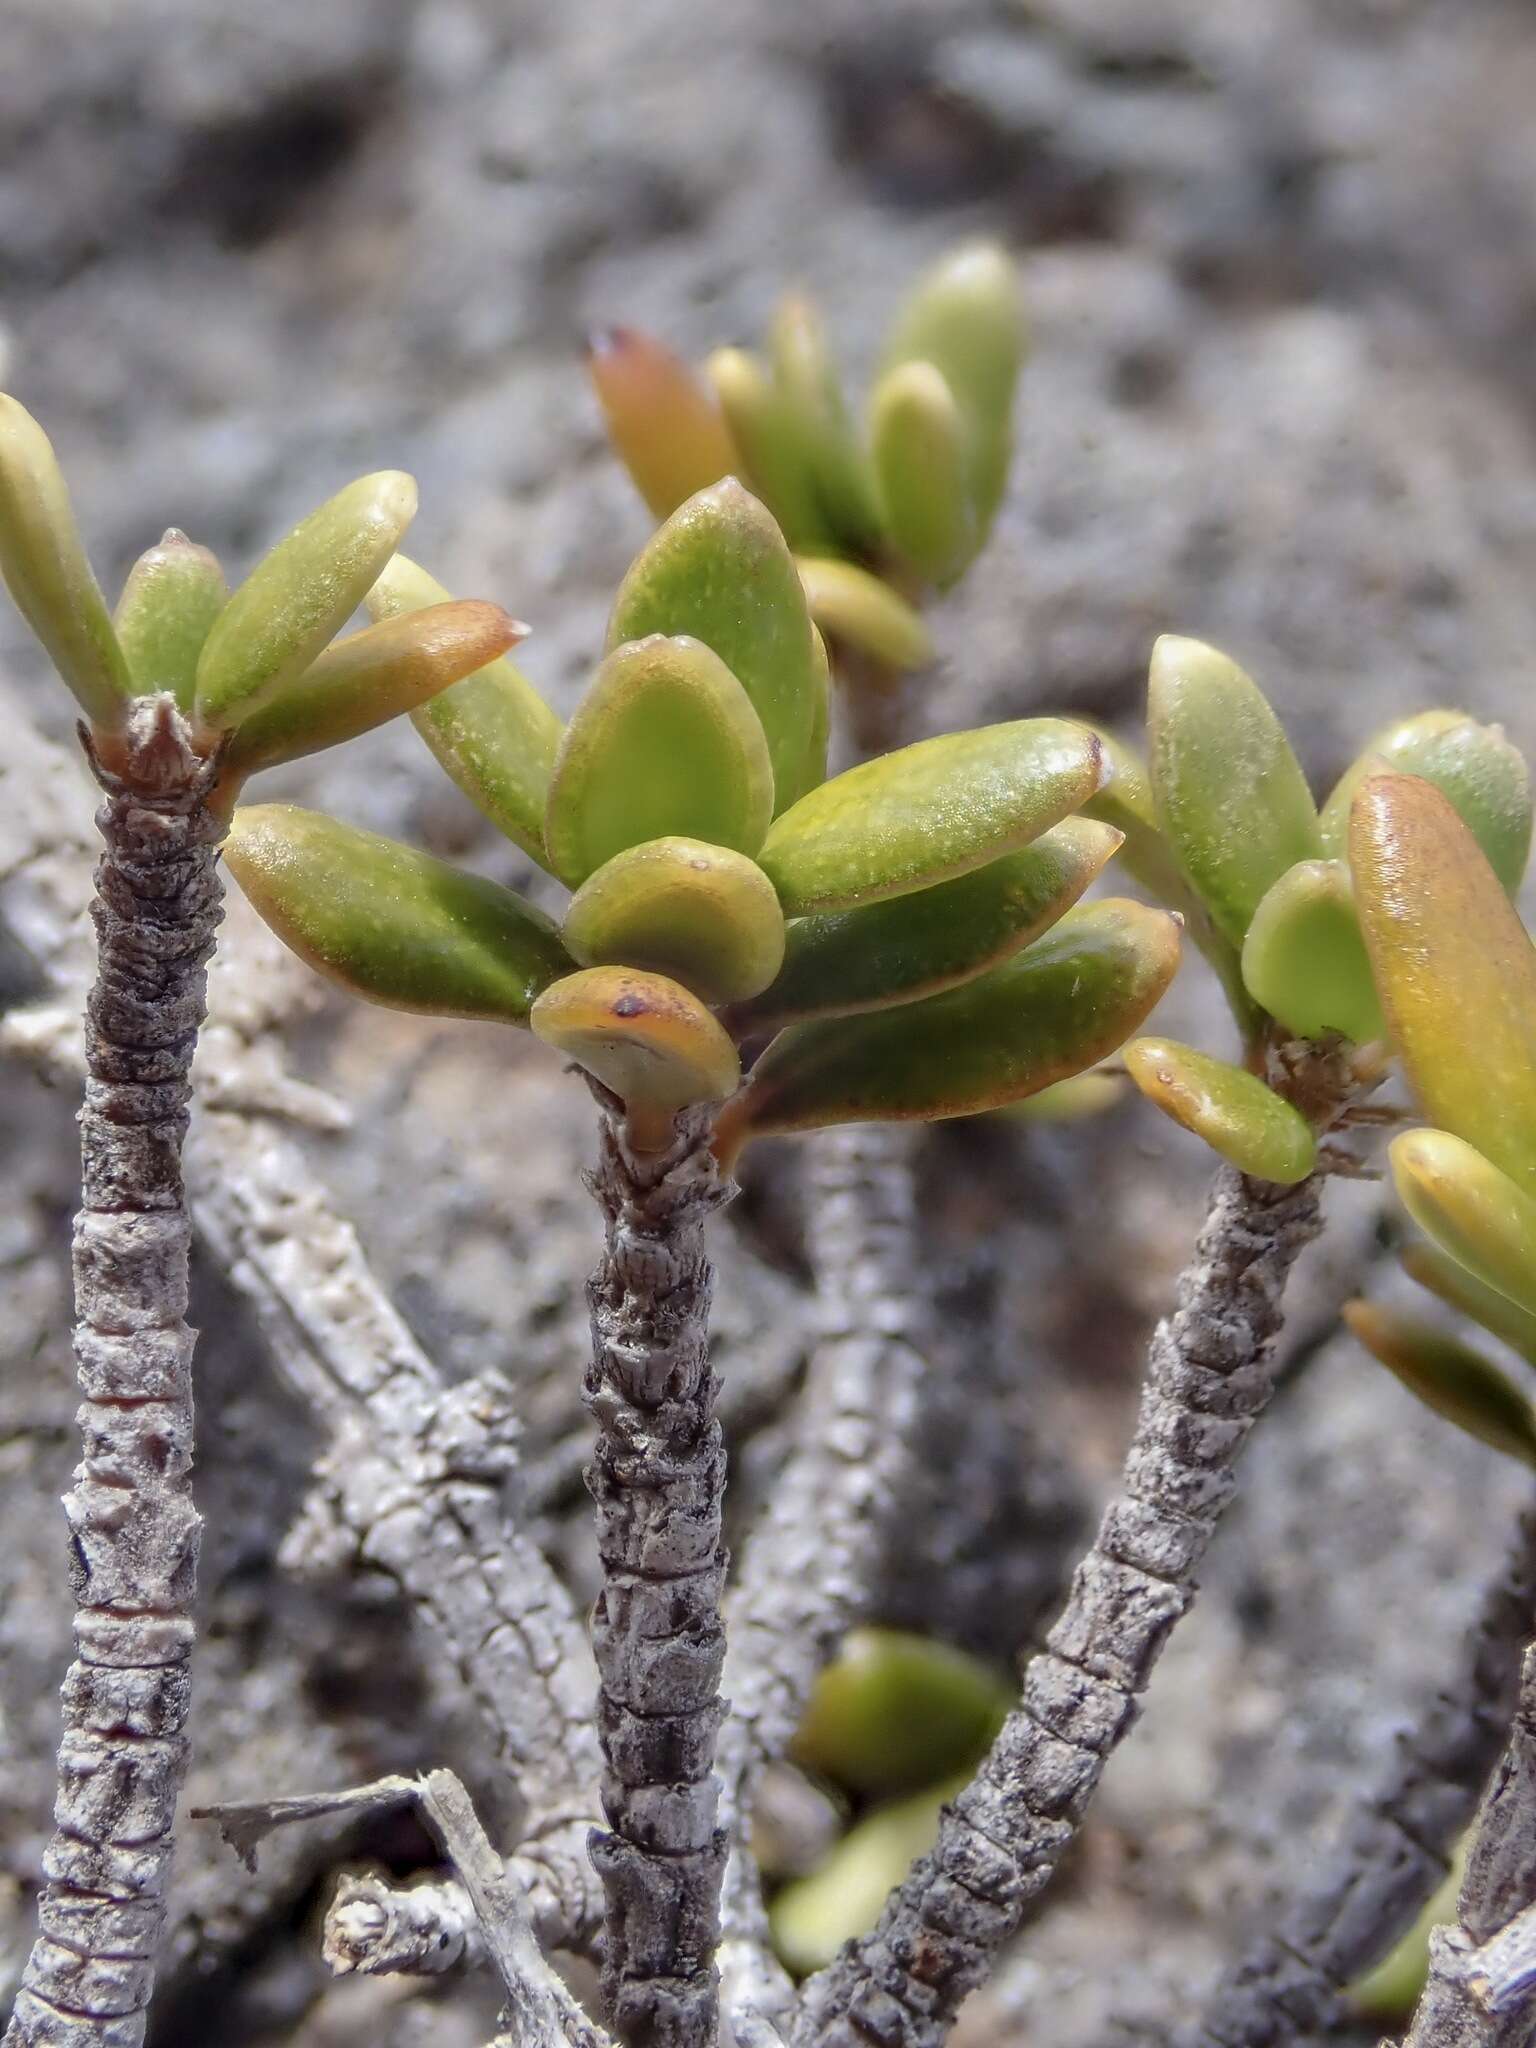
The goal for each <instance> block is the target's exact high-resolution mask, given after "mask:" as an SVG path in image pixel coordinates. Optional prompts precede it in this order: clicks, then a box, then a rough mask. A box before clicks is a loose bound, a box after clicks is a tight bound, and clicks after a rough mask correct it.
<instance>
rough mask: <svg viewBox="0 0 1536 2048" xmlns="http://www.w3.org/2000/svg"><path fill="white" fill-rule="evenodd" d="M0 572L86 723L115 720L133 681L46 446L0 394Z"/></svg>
mask: <svg viewBox="0 0 1536 2048" xmlns="http://www.w3.org/2000/svg"><path fill="white" fill-rule="evenodd" d="M0 576H3V577H4V579H5V586H6V588H7V590H9V591H10V593H11V596H12V597H13V598H14V599H15V602H16V609H17V610H18V611H19V612H20V613H21V615H22V617H23V618H24V619H25V620H26V622H27V624H28V625H29V626H30V627H31V628H32V631H33V632H34V633H35V634H36V635H37V638H38V639H39V641H40V642H41V643H42V645H43V648H44V650H45V651H46V653H47V655H48V658H49V660H50V661H51V662H52V663H53V665H54V667H55V668H56V669H57V670H58V672H59V674H60V676H61V677H62V678H63V680H64V681H65V682H66V683H67V684H68V685H69V688H70V690H71V691H72V692H73V694H74V697H75V701H76V703H77V704H78V705H79V706H80V709H81V710H82V711H83V712H84V713H85V715H86V717H87V718H88V719H89V720H90V722H91V724H92V725H94V726H96V727H98V728H99V729H100V730H101V731H103V732H111V731H113V730H114V729H115V728H116V727H117V726H119V725H120V724H121V723H122V718H123V708H124V704H125V701H126V699H127V698H128V697H129V696H130V695H131V694H132V690H133V681H132V678H131V676H130V675H129V672H128V664H127V662H126V660H125V659H124V657H123V650H122V648H121V647H120V646H119V645H118V642H117V635H116V633H115V632H114V631H113V629H112V621H111V619H110V618H109V617H108V615H107V606H106V600H105V599H104V598H103V596H102V594H101V589H100V586H99V585H98V584H97V581H96V578H95V575H94V574H93V572H92V569H91V565H90V562H89V560H88V559H87V557H86V552H85V544H84V542H83V541H82V540H81V538H80V529H79V528H78V527H77V526H76V524H75V514H74V508H73V506H72V505H71V504H70V501H69V487H68V485H67V484H66V483H65V481H64V474H63V471H62V470H61V469H60V468H59V464H58V459H57V457H56V456H55V455H54V452H53V444H52V442H50V440H49V439H48V436H47V435H46V434H45V433H44V432H43V430H42V428H41V427H40V426H39V425H38V424H37V421H36V420H35V419H33V417H32V415H31V413H29V412H28V411H27V409H26V407H25V406H23V405H19V404H18V403H17V402H16V400H15V399H14V398H11V397H9V396H7V395H6V394H5V393H4V392H0Z"/></svg>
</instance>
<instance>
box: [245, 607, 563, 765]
mask: <svg viewBox="0 0 1536 2048" xmlns="http://www.w3.org/2000/svg"><path fill="white" fill-rule="evenodd" d="M525 631H526V628H525V627H523V626H520V625H519V624H518V622H517V620H516V619H514V618H510V617H509V616H508V615H507V613H506V612H504V611H503V610H502V608H501V606H500V605H499V604H481V603H477V602H474V601H470V602H466V603H458V604H453V603H449V604H439V605H432V606H430V607H429V608H428V609H427V610H426V611H420V612H409V613H406V612H402V613H401V614H400V615H399V616H398V617H396V618H393V619H382V620H380V622H379V623H378V624H377V625H376V626H368V627H365V628H364V630H363V631H362V632H361V633H352V634H350V635H349V636H348V637H347V638H346V639H345V640H337V641H335V642H333V643H332V645H331V646H329V647H328V648H327V649H326V651H325V652H324V654H322V655H321V656H320V659H319V660H318V661H317V662H315V663H314V664H313V665H312V666H311V667H310V668H307V669H306V670H305V671H304V673H303V675H301V676H300V677H299V679H298V681H297V682H293V683H287V684H285V685H284V687H283V688H282V689H281V690H279V691H278V692H277V693H276V694H275V695H274V696H271V697H269V698H268V699H267V700H266V702H265V703H264V704H263V705H262V706H261V708H260V709H259V710H257V711H253V712H252V713H251V715H250V717H249V718H247V719H244V720H242V721H241V723H240V725H239V726H238V727H237V728H236V730H235V735H234V739H233V742H232V744H231V746H230V750H229V755H228V777H227V779H228V780H229V781H230V782H231V783H234V782H239V781H241V780H243V779H244V778H245V777H246V776H248V775H252V774H254V773H255V772H256V770H257V769H259V768H272V767H276V766H277V764H278V763H279V762H281V761H294V760H297V759H298V758H299V757H300V756H301V755H304V754H316V753H318V752H319V751H320V749H321V748H322V747H334V746H339V745H340V744H341V742H342V741H343V740H350V739H355V738H356V737H357V736H358V734H359V733H365V732H370V731H372V729H373V727H374V726H376V725H383V724H384V723H385V721H386V720H387V719H391V718H395V717H398V716H399V715H400V713H401V712H404V711H414V710H415V708H416V707H417V705H418V704H422V703H425V702H426V701H427V699H429V698H431V697H434V696H436V694H437V692H438V691H439V690H446V689H447V688H448V687H449V686H450V684H453V683H457V682H460V681H462V679H463V678H464V677H465V676H467V675H472V674H473V673H474V672H475V671H476V670H477V669H481V668H483V667H484V666H485V664H486V663H487V662H488V661H494V660H495V659H496V657H497V656H498V655H499V654H502V653H504V652H505V651H506V649H507V648H509V647H513V646H515V645H516V644H517V642H518V641H519V640H520V639H522V637H523V634H524V632H525Z"/></svg>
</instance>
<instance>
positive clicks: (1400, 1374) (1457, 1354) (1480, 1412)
mask: <svg viewBox="0 0 1536 2048" xmlns="http://www.w3.org/2000/svg"><path fill="white" fill-rule="evenodd" d="M1344 1320H1345V1322H1346V1323H1347V1324H1348V1325H1349V1327H1350V1329H1351V1331H1352V1332H1353V1333H1354V1335H1355V1336H1356V1337H1358V1338H1359V1340H1360V1342H1361V1343H1362V1344H1363V1345H1364V1346H1365V1348H1366V1350H1367V1351H1369V1352H1370V1354H1371V1356H1372V1357H1373V1358H1375V1359H1378V1360H1379V1361H1380V1362H1381V1364H1383V1365H1384V1366H1386V1368H1387V1370H1388V1371H1389V1372H1391V1373H1394V1374H1395V1375H1396V1376H1397V1378H1398V1379H1400V1380H1401V1381H1402V1383H1403V1385H1404V1386H1405V1387H1406V1388H1407V1389H1408V1391H1409V1393H1410V1394H1414V1395H1417V1397H1418V1398H1419V1400H1421V1401H1422V1402H1423V1403H1424V1405H1425V1407H1426V1408H1433V1409H1434V1411H1435V1413H1436V1414H1437V1415H1443V1416H1444V1417H1445V1419H1446V1421H1447V1422H1454V1423H1455V1425H1456V1427H1457V1428H1458V1429H1464V1430H1465V1431H1466V1433H1467V1435H1468V1436H1475V1437H1477V1438H1478V1439H1479V1440H1480V1441H1481V1442H1482V1443H1485V1444H1492V1446H1493V1448H1494V1449H1495V1450H1496V1451H1503V1452H1504V1453H1505V1454H1506V1455H1507V1456H1509V1457H1511V1458H1518V1459H1519V1460H1520V1461H1521V1463H1522V1464H1525V1465H1536V1412H1533V1410H1532V1408H1531V1404H1530V1402H1529V1401H1528V1400H1527V1399H1526V1397H1525V1395H1524V1394H1522V1393H1521V1391H1520V1389H1519V1388H1518V1387H1517V1386H1516V1385H1515V1384H1514V1382H1513V1380H1511V1379H1510V1378H1509V1376H1508V1374H1507V1373H1503V1372H1500V1370H1499V1368H1498V1367H1497V1366H1496V1365H1494V1364H1492V1363H1491V1361H1490V1360H1488V1359H1486V1358H1484V1357H1483V1355H1482V1353H1481V1352H1480V1351H1474V1350H1473V1349H1472V1347H1471V1346H1470V1345H1469V1344H1463V1343H1462V1342H1461V1340H1460V1339H1459V1338H1457V1337H1452V1336H1450V1335H1448V1334H1447V1332H1446V1331H1444V1330H1438V1329H1436V1328H1435V1326H1434V1324H1433V1323H1426V1322H1425V1321H1424V1320H1423V1318H1422V1317H1420V1316H1412V1315H1404V1314H1403V1313H1402V1312H1401V1311H1400V1310H1398V1309H1391V1308H1386V1307H1384V1306H1383V1304H1382V1303H1380V1302H1378V1301H1347V1302H1345V1304H1344Z"/></svg>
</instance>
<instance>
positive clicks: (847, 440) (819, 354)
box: [769, 292, 880, 552]
mask: <svg viewBox="0 0 1536 2048" xmlns="http://www.w3.org/2000/svg"><path fill="white" fill-rule="evenodd" d="M769 354H770V356H771V358H772V361H773V374H774V382H775V384H776V386H777V388H778V391H779V395H780V397H781V398H782V400H783V403H784V412H785V417H786V420H787V422H788V425H789V429H790V431H791V432H792V433H793V434H795V435H796V436H797V437H798V439H799V441H800V445H801V450H802V456H801V460H802V462H803V464H804V467H805V470H806V472H807V474H808V475H809V477H810V480H811V490H812V492H813V494H814V497H815V499H816V502H817V505H818V507H819V509H820V512H821V516H822V517H823V519H824V520H825V521H826V524H827V526H828V527H829V528H830V529H831V531H832V532H833V533H834V534H835V535H836V536H837V538H838V540H839V541H840V542H841V543H842V545H843V547H845V548H847V549H851V550H853V551H855V552H862V551H863V550H865V549H868V548H872V547H874V546H875V544H876V543H877V542H878V540H879V538H880V514H879V511H878V509H877V507H876V504H875V485H874V478H873V476H872V475H871V473H870V467H869V458H868V457H867V456H866V454H865V453H864V450H863V449H862V447H860V445H859V439H858V436H857V434H855V432H854V430H853V425H852V422H851V421H850V419H849V417H848V408H847V406H846V404H845V403H844V400H843V392H842V385H841V383H840V381H839V379H838V374H837V367H836V365H835V364H834V362H833V360H832V351H831V348H830V346H829V345H828V342H827V336H826V330H825V328H824V327H823V325H822V321H821V316H820V314H819V313H818V312H817V310H816V308H815V306H814V305H812V303H811V301H810V300H809V299H807V298H805V297H804V296H803V295H802V294H801V293H799V292H791V293H789V294H788V296H787V297H785V298H784V299H783V300H781V302H780V304H779V308H778V311H777V313H776V314H775V315H774V321H773V331H772V334H771V335H770V337H769Z"/></svg>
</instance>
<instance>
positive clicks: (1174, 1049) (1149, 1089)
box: [1124, 1038, 1317, 1187]
mask: <svg viewBox="0 0 1536 2048" xmlns="http://www.w3.org/2000/svg"><path fill="white" fill-rule="evenodd" d="M1124 1058H1125V1065H1126V1071H1127V1072H1128V1073H1129V1075H1130V1077H1131V1079H1132V1080H1133V1081H1134V1082H1135V1083H1136V1086H1137V1087H1138V1088H1139V1089H1140V1090H1141V1092H1142V1094H1143V1095H1145V1096H1146V1098H1147V1100H1148V1101H1149V1102H1155V1103H1156V1104H1157V1107H1158V1108H1159V1109H1160V1110H1162V1112H1163V1114H1164V1115H1165V1116H1170V1117H1172V1119H1173V1121H1174V1122H1175V1123H1176V1124H1182V1125H1183V1126H1184V1128H1185V1130H1186V1131H1193V1132H1194V1134H1195V1136H1196V1137H1197V1138H1203V1139H1204V1140H1205V1142H1206V1144H1207V1145H1209V1146H1210V1148H1211V1150H1212V1151H1213V1152H1218V1153H1220V1155H1221V1157H1222V1158H1223V1159H1225V1160H1228V1161H1229V1162H1230V1163H1231V1164H1232V1165H1233V1166H1235V1167H1236V1168H1237V1169H1238V1171H1239V1172H1240V1173H1247V1174H1251V1175H1252V1176H1253V1177H1254V1179H1255V1180H1272V1181H1278V1182H1279V1183H1280V1184H1281V1186H1283V1187H1289V1186H1290V1185H1292V1184H1293V1183H1294V1182H1296V1181H1299V1180H1305V1179H1306V1177H1307V1175H1308V1174H1309V1173H1310V1172H1311V1171H1312V1169H1313V1167H1314V1166H1315V1165H1316V1164H1317V1139H1316V1137H1315V1136H1314V1135H1313V1131H1312V1126H1311V1125H1310V1124H1309V1123H1308V1122H1307V1120H1306V1118H1305V1117H1304V1116H1303V1115H1302V1114H1301V1112H1300V1111H1299V1110H1297V1109H1294V1108H1293V1107H1292V1106H1291V1104H1290V1103H1288V1102H1284V1101H1282V1100H1281V1098H1280V1097H1279V1096H1278V1095H1277V1094H1276V1093H1275V1091H1274V1090H1273V1088H1269V1087H1266V1085H1265V1084H1264V1082H1262V1081H1261V1080H1260V1079H1259V1078H1258V1076H1257V1075H1256V1074H1250V1073H1249V1072H1248V1071H1247V1070H1246V1069H1245V1068H1243V1067H1234V1066H1231V1065H1229V1064H1228V1062H1227V1061H1226V1060H1218V1059H1213V1058H1212V1057H1211V1056H1210V1054H1209V1053H1204V1052H1197V1051H1196V1050H1195V1049H1194V1047H1193V1046H1190V1045H1180V1044H1179V1043H1178V1041H1177V1040H1176V1039H1172V1038H1138V1039H1137V1040H1136V1041H1135V1042H1134V1043H1133V1044H1131V1045H1128V1046H1127V1047H1126V1048H1125V1054H1124Z"/></svg>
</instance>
